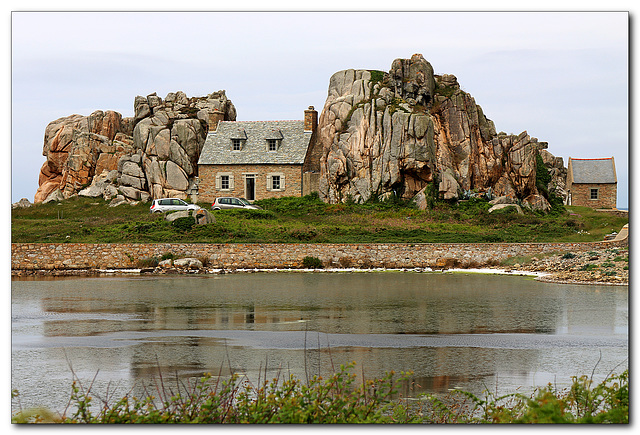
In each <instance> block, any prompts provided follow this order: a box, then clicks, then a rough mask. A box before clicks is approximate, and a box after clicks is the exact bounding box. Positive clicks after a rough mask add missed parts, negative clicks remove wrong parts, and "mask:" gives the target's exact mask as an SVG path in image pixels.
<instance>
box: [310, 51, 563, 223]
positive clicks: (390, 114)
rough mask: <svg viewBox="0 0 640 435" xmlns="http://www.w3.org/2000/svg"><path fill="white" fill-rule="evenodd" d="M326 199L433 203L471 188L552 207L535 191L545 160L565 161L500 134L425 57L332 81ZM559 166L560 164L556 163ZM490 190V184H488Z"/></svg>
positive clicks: (321, 127) (324, 120)
mask: <svg viewBox="0 0 640 435" xmlns="http://www.w3.org/2000/svg"><path fill="white" fill-rule="evenodd" d="M318 142H319V146H321V147H322V157H321V160H320V166H321V173H320V180H319V195H320V197H321V198H322V199H323V200H324V201H326V202H330V203H337V202H341V201H345V200H347V199H352V200H355V201H356V202H363V201H367V200H369V199H370V198H372V197H378V198H385V197H388V196H391V195H395V196H398V197H401V198H403V199H412V198H415V199H416V201H417V203H418V204H419V205H420V206H424V204H426V203H427V201H425V193H424V192H425V188H426V186H428V185H429V184H434V186H435V187H434V188H436V189H438V191H439V194H440V196H441V197H443V198H445V199H455V198H459V197H460V195H461V194H463V193H464V192H475V193H477V194H485V193H487V192H491V194H492V195H495V196H507V197H510V198H512V199H520V200H522V201H524V203H525V204H528V205H529V206H530V207H532V208H536V209H542V210H544V209H548V202H546V199H545V198H544V197H542V196H541V195H540V192H538V190H537V188H536V164H537V156H538V154H539V153H541V152H542V151H544V152H545V154H544V156H543V157H544V159H545V164H546V162H550V163H552V164H553V165H555V166H554V168H556V169H557V171H556V172H557V177H556V181H557V182H558V183H560V179H561V177H562V169H561V167H562V162H561V159H560V161H558V159H557V158H555V157H553V156H552V155H551V154H550V153H548V151H546V150H545V148H547V143H545V142H539V141H538V140H537V139H536V138H533V137H531V136H529V135H528V134H527V132H526V131H525V132H522V133H520V134H519V135H507V134H506V133H496V129H495V126H494V124H493V122H492V121H491V120H490V119H488V118H487V117H486V116H485V115H484V113H483V111H482V108H481V107H480V106H479V105H477V104H476V102H475V100H474V99H473V97H472V96H471V95H469V94H468V93H466V92H464V91H462V90H461V89H460V85H459V84H458V81H457V79H456V77H455V76H453V75H450V74H445V75H441V76H440V75H434V73H433V68H432V67H431V65H430V64H429V62H427V61H426V60H425V59H424V58H423V57H422V55H420V54H416V55H413V56H412V57H411V58H410V59H396V60H395V61H393V63H392V65H391V69H390V71H389V72H383V71H370V70H353V69H350V70H344V71H340V72H337V73H335V74H334V75H333V76H332V77H331V79H330V81H329V91H328V96H327V100H326V102H325V105H324V108H323V110H322V113H321V114H320V118H319V122H318ZM558 165H559V167H557V166H558ZM489 189H490V190H489Z"/></svg>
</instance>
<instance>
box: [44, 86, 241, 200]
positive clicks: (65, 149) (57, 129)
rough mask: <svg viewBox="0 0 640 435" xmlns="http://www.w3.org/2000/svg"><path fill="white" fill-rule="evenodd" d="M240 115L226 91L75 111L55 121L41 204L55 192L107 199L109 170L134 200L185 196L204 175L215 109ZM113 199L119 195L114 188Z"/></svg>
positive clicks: (48, 135) (229, 116)
mask: <svg viewBox="0 0 640 435" xmlns="http://www.w3.org/2000/svg"><path fill="white" fill-rule="evenodd" d="M216 111H217V112H221V113H223V118H224V120H235V119H236V110H235V107H234V106H233V104H232V103H231V101H230V100H229V99H227V97H226V94H225V91H218V92H214V93H212V94H209V95H207V96H205V97H191V98H190V97H187V95H186V94H185V93H184V92H181V91H179V92H175V93H169V94H168V95H167V96H166V98H165V99H164V100H163V99H162V98H160V97H159V96H158V95H156V94H155V93H153V94H151V95H148V96H146V97H142V96H137V97H136V98H135V99H134V116H133V117H131V118H123V117H122V116H121V115H120V114H119V113H117V112H114V111H106V112H103V111H100V110H98V111H95V112H93V113H92V114H91V115H89V116H81V115H71V116H68V117H64V118H60V119H57V120H55V121H52V122H51V123H49V125H48V126H47V128H46V129H45V137H44V145H43V155H44V156H45V157H46V158H47V160H46V162H45V163H44V164H43V166H42V168H41V169H40V175H39V179H38V184H39V187H38V190H37V192H36V194H35V197H34V203H38V202H43V201H44V200H46V199H47V198H48V197H49V196H50V195H51V194H52V193H53V192H54V191H56V190H58V191H59V192H60V193H59V194H56V195H55V197H56V198H57V197H58V196H59V195H61V196H62V197H63V198H65V199H66V198H70V197H72V196H74V195H77V194H79V192H81V191H82V192H83V195H89V196H92V195H96V196H100V195H101V194H102V195H103V196H104V191H102V193H100V192H101V188H102V187H103V186H102V185H100V186H97V185H96V184H95V183H93V179H94V177H96V176H97V175H100V174H102V173H103V172H104V171H107V172H110V171H114V170H117V171H118V176H117V178H116V180H114V181H113V182H112V183H110V185H111V186H113V187H114V188H116V189H117V191H118V192H119V193H120V194H121V195H123V197H126V198H127V199H130V200H142V201H146V200H148V199H150V198H152V197H153V198H159V197H163V196H176V197H180V198H186V197H187V195H188V193H187V192H188V189H189V186H190V185H193V180H194V178H195V177H196V176H197V162H198V159H199V157H200V152H201V151H202V147H203V145H204V141H205V139H206V134H207V131H208V124H207V123H208V120H209V118H210V116H209V115H210V114H211V113H213V112H216ZM107 190H108V192H107V194H108V196H109V197H112V196H110V195H112V194H113V193H114V192H113V190H112V189H110V188H109V189H107Z"/></svg>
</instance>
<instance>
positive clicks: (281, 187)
mask: <svg viewBox="0 0 640 435" xmlns="http://www.w3.org/2000/svg"><path fill="white" fill-rule="evenodd" d="M280 190H284V174H280Z"/></svg>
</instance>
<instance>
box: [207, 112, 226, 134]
mask: <svg viewBox="0 0 640 435" xmlns="http://www.w3.org/2000/svg"><path fill="white" fill-rule="evenodd" d="M220 121H224V113H222V112H220V111H219V110H214V111H213V113H209V133H211V132H214V131H216V130H217V128H218V123H219V122H220Z"/></svg>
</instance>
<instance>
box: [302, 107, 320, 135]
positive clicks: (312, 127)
mask: <svg viewBox="0 0 640 435" xmlns="http://www.w3.org/2000/svg"><path fill="white" fill-rule="evenodd" d="M317 126H318V112H317V111H316V110H315V109H314V108H313V106H309V108H308V109H307V110H305V111H304V131H313V132H315V131H316V127H317Z"/></svg>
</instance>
